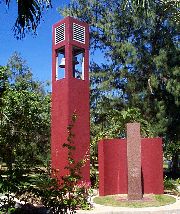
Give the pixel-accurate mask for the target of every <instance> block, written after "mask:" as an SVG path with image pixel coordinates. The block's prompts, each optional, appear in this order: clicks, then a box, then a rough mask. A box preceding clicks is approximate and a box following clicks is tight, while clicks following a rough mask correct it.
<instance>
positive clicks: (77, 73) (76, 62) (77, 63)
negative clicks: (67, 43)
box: [73, 47, 84, 80]
mask: <svg viewBox="0 0 180 214" xmlns="http://www.w3.org/2000/svg"><path fill="white" fill-rule="evenodd" d="M73 77H74V78H77V79H81V80H84V49H81V48H78V47H73Z"/></svg>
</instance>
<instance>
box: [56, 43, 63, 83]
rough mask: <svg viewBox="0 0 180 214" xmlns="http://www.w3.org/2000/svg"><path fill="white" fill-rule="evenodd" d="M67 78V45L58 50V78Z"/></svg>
mask: <svg viewBox="0 0 180 214" xmlns="http://www.w3.org/2000/svg"><path fill="white" fill-rule="evenodd" d="M63 78H65V47H62V48H60V49H58V50H57V51H56V80H60V79H63Z"/></svg>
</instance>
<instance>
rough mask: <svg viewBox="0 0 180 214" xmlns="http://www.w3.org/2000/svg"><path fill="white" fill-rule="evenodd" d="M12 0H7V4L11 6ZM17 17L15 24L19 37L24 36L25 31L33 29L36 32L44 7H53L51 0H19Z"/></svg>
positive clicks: (15, 31) (16, 34) (16, 33)
mask: <svg viewBox="0 0 180 214" xmlns="http://www.w3.org/2000/svg"><path fill="white" fill-rule="evenodd" d="M10 3H11V0H5V4H6V6H7V7H8V8H9V7H10ZM16 3H17V11H18V12H17V13H18V14H17V19H16V21H15V25H14V28H13V30H14V33H15V36H16V37H17V38H20V39H21V38H23V37H24V36H25V33H27V32H30V31H32V32H33V33H36V29H37V26H38V25H39V23H40V20H41V18H42V13H43V11H44V9H48V8H50V7H51V0H42V1H38V0H28V1H23V0H18V1H16Z"/></svg>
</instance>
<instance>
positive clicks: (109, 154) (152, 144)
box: [98, 138, 163, 196]
mask: <svg viewBox="0 0 180 214" xmlns="http://www.w3.org/2000/svg"><path fill="white" fill-rule="evenodd" d="M141 154H142V156H141V162H142V181H143V182H142V190H143V193H154V194H163V153H162V139H161V138H145V139H141ZM98 160H99V194H100V196H104V195H113V194H127V189H128V188H127V185H128V184H127V142H126V139H109V140H108V139H106V140H101V141H100V142H99V144H98Z"/></svg>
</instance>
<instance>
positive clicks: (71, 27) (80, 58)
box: [51, 17, 90, 181]
mask: <svg viewBox="0 0 180 214" xmlns="http://www.w3.org/2000/svg"><path fill="white" fill-rule="evenodd" d="M52 37H53V39H52V42H53V45H52V108H51V161H52V168H53V169H56V170H59V175H58V176H59V178H60V177H61V176H62V175H65V174H67V170H66V169H64V167H65V166H67V165H68V160H67V148H63V144H64V143H67V137H68V133H67V127H68V125H70V122H71V118H72V115H73V113H74V111H76V113H77V120H76V122H75V126H74V127H73V133H74V134H75V136H74V138H73V142H74V146H75V151H74V153H73V156H74V159H75V160H76V161H78V160H82V159H83V158H84V156H85V155H86V154H89V147H90V121H89V117H90V112H89V27H88V24H87V23H84V22H80V21H78V20H76V19H74V18H72V17H66V18H65V19H63V20H61V21H59V22H58V23H56V24H54V25H53V34H52ZM82 180H83V181H89V180H90V163H89V161H87V162H86V165H85V166H84V167H83V168H82Z"/></svg>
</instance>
